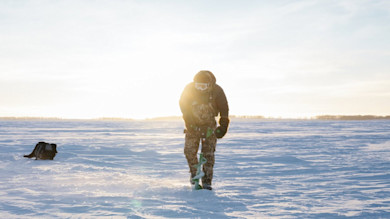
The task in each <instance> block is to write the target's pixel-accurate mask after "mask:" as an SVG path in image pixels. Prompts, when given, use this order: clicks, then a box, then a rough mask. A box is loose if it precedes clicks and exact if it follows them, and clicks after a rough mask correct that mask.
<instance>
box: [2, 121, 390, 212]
mask: <svg viewBox="0 0 390 219" xmlns="http://www.w3.org/2000/svg"><path fill="white" fill-rule="evenodd" d="M38 141H46V142H50V143H56V144H57V145H58V151H59V153H58V154H57V156H56V157H55V159H54V160H53V161H42V160H33V159H27V158H24V157H23V155H24V154H29V153H30V152H31V151H32V149H33V147H34V146H35V144H36V143H37V142H38ZM183 142H184V134H183V122H182V121H69V120H68V121H67V120H58V121H11V120H9V121H6V120H3V121H0V149H1V150H0V217H1V218H96V217H106V218H349V217H352V218H353V217H358V218H390V121H389V120H377V121H374V120H372V121H270V120H233V121H232V123H231V126H230V130H229V133H228V134H227V136H226V137H225V138H223V139H222V140H220V141H219V142H218V145H217V151H216V164H215V169H214V181H213V184H214V185H213V188H214V190H213V191H208V190H200V191H192V190H191V187H190V186H189V183H188V180H189V174H188V168H187V164H186V160H185V157H184V154H183Z"/></svg>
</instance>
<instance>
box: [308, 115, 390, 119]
mask: <svg viewBox="0 0 390 219" xmlns="http://www.w3.org/2000/svg"><path fill="white" fill-rule="evenodd" d="M315 119H319V120H374V119H390V116H374V115H350V116H346V115H338V116H337V115H322V116H316V117H315Z"/></svg>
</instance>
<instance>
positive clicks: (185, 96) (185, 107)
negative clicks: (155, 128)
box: [179, 84, 194, 129]
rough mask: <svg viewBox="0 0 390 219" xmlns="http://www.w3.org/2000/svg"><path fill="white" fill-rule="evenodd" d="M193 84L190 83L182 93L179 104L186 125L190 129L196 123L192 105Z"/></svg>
mask: <svg viewBox="0 0 390 219" xmlns="http://www.w3.org/2000/svg"><path fill="white" fill-rule="evenodd" d="M191 95H192V94H191V84H188V85H187V86H186V87H185V88H184V90H183V93H182V94H181V97H180V100H179V105H180V110H181V112H182V114H183V120H184V123H185V125H186V128H187V129H189V128H190V127H191V126H193V125H194V121H193V118H192V107H191V103H190V102H191V99H192V98H191Z"/></svg>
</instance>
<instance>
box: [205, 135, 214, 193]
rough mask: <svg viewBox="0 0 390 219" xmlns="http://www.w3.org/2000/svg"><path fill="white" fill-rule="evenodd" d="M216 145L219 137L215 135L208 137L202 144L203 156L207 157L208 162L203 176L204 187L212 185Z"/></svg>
mask: <svg viewBox="0 0 390 219" xmlns="http://www.w3.org/2000/svg"><path fill="white" fill-rule="evenodd" d="M216 145H217V138H216V137H215V135H211V136H210V137H208V138H206V140H205V141H204V142H203V145H202V153H203V156H204V157H205V158H206V159H207V162H206V163H205V164H204V165H203V172H204V174H205V175H204V177H203V178H202V185H203V187H206V186H211V183H212V180H213V168H214V163H215V158H214V152H215V147H216ZM210 188H211V187H210Z"/></svg>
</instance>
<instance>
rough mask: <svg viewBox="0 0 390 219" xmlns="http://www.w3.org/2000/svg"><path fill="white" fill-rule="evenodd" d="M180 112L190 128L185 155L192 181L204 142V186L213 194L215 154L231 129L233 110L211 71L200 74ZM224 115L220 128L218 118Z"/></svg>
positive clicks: (187, 91)
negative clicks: (200, 148) (230, 119)
mask: <svg viewBox="0 0 390 219" xmlns="http://www.w3.org/2000/svg"><path fill="white" fill-rule="evenodd" d="M180 109H181V112H182V113H183V119H184V122H185V126H186V130H185V133H186V136H185V145H184V154H185V156H186V159H187V162H188V166H189V168H190V173H191V179H190V181H191V183H192V184H193V183H194V182H193V180H192V178H193V177H194V176H195V175H196V167H195V165H196V164H198V158H197V153H198V149H199V142H202V151H201V152H202V153H203V156H204V157H205V158H206V159H207V162H206V163H205V164H204V165H203V172H204V173H205V175H204V177H203V178H202V185H203V188H204V189H209V190H211V189H212V187H211V183H212V179H213V167H214V162H215V160H214V152H215V147H216V144H217V138H222V137H223V136H224V135H225V134H226V132H227V130H228V126H229V106H228V102H227V99H226V96H225V93H224V91H223V89H222V88H221V87H220V86H219V85H217V84H216V79H215V76H214V75H213V73H211V72H210V71H200V72H198V73H197V74H196V75H195V77H194V81H193V82H191V83H189V84H188V85H187V86H186V87H185V88H184V91H183V93H182V95H181V97H180ZM218 115H220V119H219V126H218V127H217V122H216V116H218Z"/></svg>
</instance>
